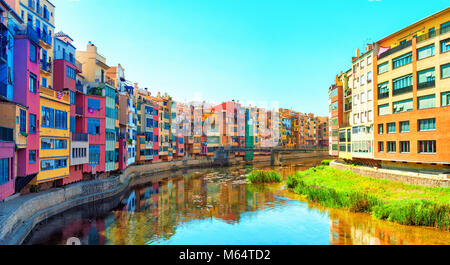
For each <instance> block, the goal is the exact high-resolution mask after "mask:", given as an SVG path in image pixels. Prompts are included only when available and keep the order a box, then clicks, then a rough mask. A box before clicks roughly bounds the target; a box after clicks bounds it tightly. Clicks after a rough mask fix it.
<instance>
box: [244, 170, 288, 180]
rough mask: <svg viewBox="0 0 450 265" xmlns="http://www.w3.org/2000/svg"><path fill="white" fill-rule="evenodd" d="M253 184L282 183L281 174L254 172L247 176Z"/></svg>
mask: <svg viewBox="0 0 450 265" xmlns="http://www.w3.org/2000/svg"><path fill="white" fill-rule="evenodd" d="M247 179H248V180H249V181H250V182H251V183H274V182H281V180H282V178H281V175H280V173H278V172H277V171H275V170H253V171H252V172H250V174H248V175H247Z"/></svg>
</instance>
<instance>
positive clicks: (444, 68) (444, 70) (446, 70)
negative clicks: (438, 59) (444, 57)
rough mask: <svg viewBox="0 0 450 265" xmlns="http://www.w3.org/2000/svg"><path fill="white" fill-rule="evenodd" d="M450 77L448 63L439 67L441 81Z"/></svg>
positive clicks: (449, 64)
mask: <svg viewBox="0 0 450 265" xmlns="http://www.w3.org/2000/svg"><path fill="white" fill-rule="evenodd" d="M449 77H450V63H448V64H444V65H441V79H444V78H449Z"/></svg>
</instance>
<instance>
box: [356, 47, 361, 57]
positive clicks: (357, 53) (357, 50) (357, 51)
mask: <svg viewBox="0 0 450 265" xmlns="http://www.w3.org/2000/svg"><path fill="white" fill-rule="evenodd" d="M360 55H361V54H360V52H359V48H357V49H356V58H359V56H360Z"/></svg>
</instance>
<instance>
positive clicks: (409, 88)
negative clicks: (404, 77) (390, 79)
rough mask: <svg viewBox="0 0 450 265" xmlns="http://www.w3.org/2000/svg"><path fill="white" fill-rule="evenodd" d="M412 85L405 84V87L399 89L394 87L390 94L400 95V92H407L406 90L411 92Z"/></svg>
mask: <svg viewBox="0 0 450 265" xmlns="http://www.w3.org/2000/svg"><path fill="white" fill-rule="evenodd" d="M412 88H413V87H412V86H405V87H402V88H400V89H394V90H393V91H392V94H393V95H394V96H396V95H400V94H405V93H408V92H411V91H412Z"/></svg>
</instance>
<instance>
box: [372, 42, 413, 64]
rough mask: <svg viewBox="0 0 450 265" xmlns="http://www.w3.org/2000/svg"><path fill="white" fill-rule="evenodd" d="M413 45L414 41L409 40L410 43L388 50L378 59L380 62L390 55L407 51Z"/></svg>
mask: <svg viewBox="0 0 450 265" xmlns="http://www.w3.org/2000/svg"><path fill="white" fill-rule="evenodd" d="M411 44H412V41H411V40H409V41H407V42H405V43H403V44H400V45H398V46H396V47H394V48H392V49H390V50H387V51H385V52H383V53H382V54H380V56H379V58H378V59H379V60H380V59H382V58H384V57H386V56H389V55H391V54H394V53H396V52H398V51H401V50H403V49H406V48H408V47H409V46H411Z"/></svg>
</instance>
